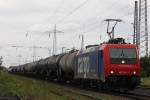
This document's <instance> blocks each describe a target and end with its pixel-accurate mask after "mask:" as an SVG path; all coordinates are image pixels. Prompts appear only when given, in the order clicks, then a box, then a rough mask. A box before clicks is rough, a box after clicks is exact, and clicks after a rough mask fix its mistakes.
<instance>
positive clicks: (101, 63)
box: [98, 50, 104, 81]
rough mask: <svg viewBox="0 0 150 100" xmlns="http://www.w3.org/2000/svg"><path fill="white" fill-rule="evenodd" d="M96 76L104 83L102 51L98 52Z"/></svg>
mask: <svg viewBox="0 0 150 100" xmlns="http://www.w3.org/2000/svg"><path fill="white" fill-rule="evenodd" d="M98 73H99V74H98V75H99V78H100V80H101V81H104V64H103V51H102V50H99V51H98Z"/></svg>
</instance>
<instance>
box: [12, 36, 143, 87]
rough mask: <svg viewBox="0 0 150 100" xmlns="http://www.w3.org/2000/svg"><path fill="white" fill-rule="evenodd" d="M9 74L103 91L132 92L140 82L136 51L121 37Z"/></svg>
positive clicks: (21, 66)
mask: <svg viewBox="0 0 150 100" xmlns="http://www.w3.org/2000/svg"><path fill="white" fill-rule="evenodd" d="M11 72H13V73H19V74H26V75H32V76H36V77H39V78H42V79H50V80H58V81H70V82H79V83H81V84H84V85H87V84H94V85H96V86H97V87H102V88H106V87H107V88H112V87H113V88H114V87H115V88H124V89H133V88H135V87H136V86H137V85H139V83H140V61H139V55H138V49H137V47H136V45H133V44H126V43H125V42H124V40H123V39H120V38H117V39H114V40H110V41H109V42H107V43H103V44H100V45H94V46H87V47H86V48H85V49H84V50H72V51H70V52H68V53H63V54H59V55H53V56H51V57H48V58H45V59H41V60H39V61H36V62H33V63H28V64H24V65H20V66H14V67H11Z"/></svg>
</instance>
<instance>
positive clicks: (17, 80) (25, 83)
mask: <svg viewBox="0 0 150 100" xmlns="http://www.w3.org/2000/svg"><path fill="white" fill-rule="evenodd" d="M0 95H1V96H18V97H20V98H21V100H72V98H74V99H75V100H90V99H89V98H87V97H85V96H82V95H77V94H74V93H68V92H67V91H64V90H63V88H60V87H59V86H57V85H55V84H52V83H48V82H46V81H45V82H43V81H39V80H34V79H31V78H27V77H23V76H18V75H13V74H8V73H6V72H0Z"/></svg>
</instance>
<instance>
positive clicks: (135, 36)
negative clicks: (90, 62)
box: [133, 1, 140, 48]
mask: <svg viewBox="0 0 150 100" xmlns="http://www.w3.org/2000/svg"><path fill="white" fill-rule="evenodd" d="M133 44H136V45H137V46H138V48H139V45H140V32H139V13H138V1H135V8H134V34H133Z"/></svg>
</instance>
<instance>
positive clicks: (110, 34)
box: [104, 19, 122, 39]
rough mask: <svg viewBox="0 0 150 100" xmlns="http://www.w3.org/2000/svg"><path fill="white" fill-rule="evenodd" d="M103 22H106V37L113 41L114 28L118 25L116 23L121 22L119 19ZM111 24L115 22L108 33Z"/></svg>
mask: <svg viewBox="0 0 150 100" xmlns="http://www.w3.org/2000/svg"><path fill="white" fill-rule="evenodd" d="M104 21H106V22H107V34H108V36H109V37H110V39H114V37H115V34H114V30H115V27H116V25H117V24H118V22H122V20H120V19H106V20H104ZM111 22H115V24H114V25H113V27H112V29H111V30H110V31H109V28H110V23H111Z"/></svg>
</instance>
